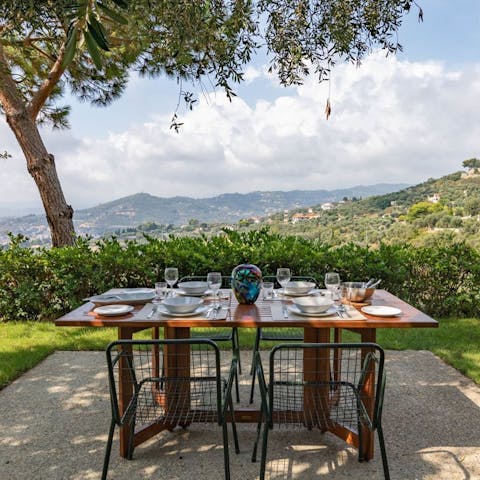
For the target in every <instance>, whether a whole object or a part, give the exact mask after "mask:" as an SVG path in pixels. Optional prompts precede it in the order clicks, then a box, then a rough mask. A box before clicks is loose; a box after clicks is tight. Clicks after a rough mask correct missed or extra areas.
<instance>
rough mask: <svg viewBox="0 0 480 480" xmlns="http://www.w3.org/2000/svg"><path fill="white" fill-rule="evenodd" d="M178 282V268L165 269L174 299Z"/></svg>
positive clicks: (166, 278)
mask: <svg viewBox="0 0 480 480" xmlns="http://www.w3.org/2000/svg"><path fill="white" fill-rule="evenodd" d="M177 280H178V268H175V267H167V268H166V269H165V281H166V282H167V283H168V285H169V287H170V296H171V297H173V286H174V285H175V284H176V283H177ZM167 296H168V295H167Z"/></svg>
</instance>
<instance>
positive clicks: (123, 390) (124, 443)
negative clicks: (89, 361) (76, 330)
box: [118, 328, 137, 458]
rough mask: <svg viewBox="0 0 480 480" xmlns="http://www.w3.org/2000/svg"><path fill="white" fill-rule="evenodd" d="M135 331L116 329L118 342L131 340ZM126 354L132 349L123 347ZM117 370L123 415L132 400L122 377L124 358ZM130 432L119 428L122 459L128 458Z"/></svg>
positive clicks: (119, 406) (130, 384)
mask: <svg viewBox="0 0 480 480" xmlns="http://www.w3.org/2000/svg"><path fill="white" fill-rule="evenodd" d="M136 331H137V329H134V328H119V329H118V339H119V340H131V339H132V338H133V334H134V332H136ZM123 348H124V349H125V350H127V352H131V349H132V347H130V346H125V347H123ZM118 368H119V369H120V374H119V385H118V408H119V410H120V415H122V414H123V412H124V410H125V408H126V406H127V405H128V403H129V402H130V399H131V398H132V395H133V392H132V383H131V381H130V380H129V378H128V376H125V375H123V372H126V371H127V369H128V365H127V361H126V360H125V358H124V357H121V358H120V360H119V362H118ZM129 438H130V432H129V429H128V426H124V427H120V456H121V457H123V458H127V457H128V444H129Z"/></svg>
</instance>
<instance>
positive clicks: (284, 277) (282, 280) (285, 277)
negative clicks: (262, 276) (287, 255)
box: [277, 268, 292, 294]
mask: <svg viewBox="0 0 480 480" xmlns="http://www.w3.org/2000/svg"><path fill="white" fill-rule="evenodd" d="M291 278H292V275H291V273H290V269H289V268H277V282H278V283H279V284H280V285H281V287H282V288H283V292H282V293H283V294H285V287H286V286H287V283H288V282H289V281H290V279H291Z"/></svg>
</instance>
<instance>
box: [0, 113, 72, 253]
mask: <svg viewBox="0 0 480 480" xmlns="http://www.w3.org/2000/svg"><path fill="white" fill-rule="evenodd" d="M6 116H7V122H8V125H9V126H10V128H11V129H12V130H13V132H14V133H15V136H16V137H17V141H18V143H19V145H20V146H21V148H22V150H23V153H24V155H25V159H26V160H27V169H28V172H29V173H30V175H31V176H32V177H33V179H34V180H35V183H36V184H37V187H38V190H39V192H40V197H41V199H42V202H43V206H44V208H45V213H46V216H47V222H48V226H49V227H50V233H51V237H52V245H53V246H54V247H60V246H63V245H73V243H74V241H75V229H74V227H73V220H72V218H73V209H72V207H71V206H70V205H68V204H67V202H66V200H65V196H64V195H63V191H62V187H61V185H60V181H59V179H58V175H57V170H56V168H55V159H54V157H53V155H52V154H49V153H48V152H47V149H46V148H45V145H44V144H43V141H42V138H41V137H40V133H39V131H38V128H37V125H36V123H35V121H33V120H32V119H31V118H30V116H29V115H28V113H27V110H26V109H21V110H18V109H17V110H16V111H15V112H13V113H12V114H8V113H7V115H6Z"/></svg>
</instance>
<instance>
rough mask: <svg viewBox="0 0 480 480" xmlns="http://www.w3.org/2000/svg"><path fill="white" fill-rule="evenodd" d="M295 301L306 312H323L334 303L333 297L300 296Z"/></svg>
mask: <svg viewBox="0 0 480 480" xmlns="http://www.w3.org/2000/svg"><path fill="white" fill-rule="evenodd" d="M293 303H294V304H295V305H296V306H297V307H298V308H299V310H301V311H302V312H305V313H323V312H326V311H327V310H328V309H329V308H330V307H331V306H332V305H333V301H332V299H331V298H327V297H298V298H294V299H293Z"/></svg>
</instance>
